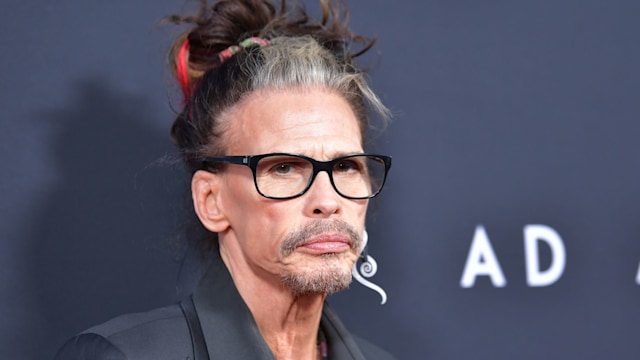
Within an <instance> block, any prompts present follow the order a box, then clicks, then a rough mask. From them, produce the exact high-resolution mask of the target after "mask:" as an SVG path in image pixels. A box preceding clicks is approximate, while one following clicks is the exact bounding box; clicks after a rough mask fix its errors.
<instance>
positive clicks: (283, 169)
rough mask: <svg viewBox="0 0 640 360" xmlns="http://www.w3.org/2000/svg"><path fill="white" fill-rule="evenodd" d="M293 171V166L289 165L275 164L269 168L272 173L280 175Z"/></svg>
mask: <svg viewBox="0 0 640 360" xmlns="http://www.w3.org/2000/svg"><path fill="white" fill-rule="evenodd" d="M293 170H294V165H293V164H291V163H280V164H276V165H275V166H273V167H272V168H271V171H272V172H274V173H276V174H280V175H285V174H289V173H291V172H292V171H293Z"/></svg>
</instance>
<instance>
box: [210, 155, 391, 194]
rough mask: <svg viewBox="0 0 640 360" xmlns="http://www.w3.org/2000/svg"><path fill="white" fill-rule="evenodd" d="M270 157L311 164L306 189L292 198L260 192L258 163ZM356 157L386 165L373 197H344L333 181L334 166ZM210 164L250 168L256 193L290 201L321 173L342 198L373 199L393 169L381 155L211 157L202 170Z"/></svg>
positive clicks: (389, 162)
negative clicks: (324, 174) (374, 160)
mask: <svg viewBox="0 0 640 360" xmlns="http://www.w3.org/2000/svg"><path fill="white" fill-rule="evenodd" d="M269 156H291V157H296V158H299V159H303V160H306V161H308V162H309V163H311V166H312V168H313V172H312V173H311V177H310V178H309V182H308V183H307V185H306V186H305V187H304V189H302V190H301V191H300V192H299V193H298V194H295V195H291V196H285V197H278V196H268V195H265V194H264V193H262V191H260V188H259V187H258V179H257V175H256V173H257V169H258V162H260V160H261V159H263V158H266V157H269ZM356 156H368V157H376V158H379V159H380V160H382V161H383V163H384V177H383V178H382V182H381V183H380V187H379V188H378V190H377V191H376V192H375V193H373V194H371V195H368V196H355V197H354V196H347V195H344V194H343V193H342V192H340V190H338V188H337V186H336V184H335V182H334V181H333V166H334V165H335V164H337V163H339V162H340V161H342V160H345V159H348V158H351V157H356ZM210 164H232V165H244V166H247V167H249V168H250V169H251V173H252V174H253V184H254V185H255V188H256V191H257V192H258V194H260V195H261V196H262V197H264V198H267V199H273V200H289V199H295V198H297V197H300V196H302V195H304V194H306V192H307V191H309V189H310V188H311V185H313V182H314V181H315V180H316V176H317V175H318V174H319V173H320V172H321V171H325V172H326V173H327V175H328V176H329V181H330V182H331V186H332V187H333V189H334V190H335V191H336V193H337V194H338V195H340V196H342V197H343V198H345V199H350V200H366V199H371V198H373V197H375V196H376V195H378V194H379V193H380V192H381V191H382V188H383V187H384V184H385V183H386V181H387V175H388V173H389V169H391V156H387V155H379V154H368V153H360V154H349V155H343V156H339V157H337V158H335V159H332V160H327V161H320V160H316V159H314V158H311V157H308V156H304V155H299V154H290V153H268V154H259V155H232V156H209V157H205V158H202V166H203V167H202V170H205V171H210V170H211V169H210ZM208 165H209V166H208Z"/></svg>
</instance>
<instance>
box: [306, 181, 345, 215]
mask: <svg viewBox="0 0 640 360" xmlns="http://www.w3.org/2000/svg"><path fill="white" fill-rule="evenodd" d="M305 195H306V196H305V197H306V198H307V209H308V212H309V216H312V217H329V216H331V215H333V214H336V213H339V212H340V208H341V196H340V195H339V194H338V193H337V192H336V190H335V189H334V188H333V185H331V180H330V179H329V174H327V172H326V171H320V172H319V173H318V174H317V175H316V178H315V179H314V180H313V183H312V184H311V187H310V188H309V190H308V191H307V193H306V194H305Z"/></svg>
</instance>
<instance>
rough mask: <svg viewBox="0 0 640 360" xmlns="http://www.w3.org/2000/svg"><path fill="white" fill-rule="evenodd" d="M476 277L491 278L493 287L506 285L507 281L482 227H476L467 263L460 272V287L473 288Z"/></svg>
mask: <svg viewBox="0 0 640 360" xmlns="http://www.w3.org/2000/svg"><path fill="white" fill-rule="evenodd" d="M478 275H488V276H489V277H491V282H492V283H493V286H495V287H504V286H505V285H507V280H506V279H505V278H504V274H503V273H502V269H501V268H500V263H498V258H497V257H496V255H495V253H494V252H493V248H492V247H491V242H490V241H489V237H488V236H487V232H486V231H485V230H484V227H483V226H482V225H478V226H476V232H475V234H474V235H473V240H472V242H471V249H469V255H468V256H467V263H466V265H465V266H464V271H463V272H462V279H461V280H460V286H461V287H463V288H470V287H473V285H474V284H475V282H476V277H477V276H478Z"/></svg>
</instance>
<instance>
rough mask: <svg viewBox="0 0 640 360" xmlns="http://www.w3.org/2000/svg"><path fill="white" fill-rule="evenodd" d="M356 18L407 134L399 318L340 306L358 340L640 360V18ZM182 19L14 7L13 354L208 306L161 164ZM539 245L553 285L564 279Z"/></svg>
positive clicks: (6, 152)
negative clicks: (184, 307)
mask: <svg viewBox="0 0 640 360" xmlns="http://www.w3.org/2000/svg"><path fill="white" fill-rule="evenodd" d="M350 4H351V9H352V24H353V27H354V29H355V30H357V31H360V32H362V33H365V34H369V35H377V37H378V45H377V47H376V49H377V52H378V55H379V56H378V55H375V56H368V58H367V60H368V61H369V62H370V63H372V64H373V72H372V81H373V85H374V87H375V89H377V91H378V92H379V94H380V95H381V97H382V98H383V99H384V101H385V102H386V104H387V105H388V106H389V107H391V108H392V110H393V111H394V114H395V120H394V122H393V124H392V125H391V126H390V127H389V129H388V131H387V132H386V134H385V135H384V136H382V137H381V138H379V139H378V141H377V143H376V147H377V148H378V149H379V150H380V151H384V152H386V153H389V154H391V155H393V156H394V166H393V169H392V173H391V177H390V179H389V182H388V185H387V188H386V189H385V192H384V193H383V194H382V196H381V197H380V198H378V199H376V200H375V201H374V202H373V203H372V206H371V213H370V217H369V222H368V229H369V235H370V248H371V254H372V255H373V256H374V257H375V258H376V260H377V262H378V265H379V268H380V269H379V272H378V274H377V275H376V276H375V277H374V278H373V280H374V282H376V283H378V284H380V285H381V286H382V287H383V288H385V290H386V291H387V294H388V295H389V301H388V303H387V304H386V305H384V306H380V305H379V297H378V296H377V295H376V294H375V293H373V292H371V291H370V290H367V289H365V288H363V287H361V286H359V285H353V286H352V289H351V290H349V291H346V292H345V293H342V294H340V295H337V296H333V297H332V298H331V301H332V302H333V304H334V307H335V308H336V309H337V311H338V312H339V313H340V314H341V315H342V317H343V318H344V320H345V322H346V323H347V325H348V326H349V327H350V328H351V329H352V330H353V331H354V332H356V333H360V334H362V335H364V336H365V337H368V338H370V339H372V340H374V341H376V342H378V343H380V344H381V345H382V346H384V347H386V348H388V349H389V350H391V351H392V352H394V353H395V354H396V355H397V356H398V357H399V358H401V359H429V358H433V359H469V358H473V359H487V360H489V359H491V360H493V359H568V358H569V359H604V358H607V359H637V358H638V356H640V342H638V340H637V331H636V328H637V324H638V323H639V322H640V312H639V305H638V304H640V285H639V284H638V282H639V281H638V279H637V277H638V270H639V265H640V242H639V241H638V234H639V232H640V225H639V224H640V221H638V219H637V217H638V214H640V186H639V185H638V184H639V183H640V156H639V155H638V153H639V151H640V144H639V142H638V139H639V138H640V122H639V117H640V85H639V84H640V70H639V66H638V64H640V41H638V34H640V21H638V19H640V3H638V2H637V1H632V0H628V1H607V2H605V1H584V0H560V1H557V0H554V1H551V0H543V1H527V2H525V1H484V2H479V1H471V0H458V1H456V0H453V1H452V0H446V1H444V0H436V1H430V0H426V1H423V0H411V1H401V2H400V1H398V2H389V1H382V0H366V1H365V0H357V1H356V0H353V1H351V2H350ZM311 7H312V8H315V7H316V6H315V5H314V6H311ZM184 8H185V6H184V5H183V3H182V0H177V1H170V0H161V1H158V0H155V1H151V0H135V1H132V0H113V1H81V0H62V1H55V2H52V1H44V0H37V1H19V0H8V1H5V2H4V3H3V11H1V12H0V44H1V46H2V52H1V54H0V69H1V70H0V75H1V81H0V94H2V96H0V105H1V109H2V115H0V116H1V119H2V120H1V122H0V126H1V128H0V151H1V154H2V156H1V157H0V162H1V163H0V169H2V170H1V171H2V175H1V176H0V199H1V200H0V239H1V241H0V319H1V320H0V358H3V359H34V360H35V359H47V358H51V357H52V356H53V354H54V352H55V350H56V349H57V348H58V347H59V346H60V344H61V343H62V342H63V341H64V340H65V339H66V338H68V337H69V336H71V335H73V334H74V333H77V332H79V331H81V330H83V329H84V328H87V327H89V326H91V325H93V324H96V323H98V322H102V321H105V320H107V319H108V318H110V317H113V316H115V315H117V314H121V313H125V312H134V311H142V310H146V309H150V308H152V307H157V306H161V305H165V304H168V303H171V302H175V301H176V300H177V299H179V298H180V297H181V296H183V295H184V294H185V293H188V291H189V289H190V288H191V286H192V283H193V281H194V278H195V275H193V274H194V273H197V272H198V265H197V263H195V262H194V261H190V262H187V264H186V265H185V266H184V267H182V268H181V265H180V264H181V263H180V261H179V260H178V258H179V254H180V253H181V251H182V248H181V247H180V245H177V244H179V243H177V242H176V240H177V235H176V234H178V230H177V229H178V228H179V223H180V217H179V214H180V212H181V210H180V205H179V204H181V203H182V202H181V197H182V195H183V186H184V183H183V179H181V173H180V170H179V168H175V167H172V166H170V165H168V164H166V163H163V162H162V161H158V160H159V159H161V158H162V157H163V156H165V155H166V154H172V153H173V149H172V146H171V145H170V142H169V138H168V128H169V126H170V124H171V121H172V119H173V117H174V114H173V112H172V110H171V108H170V106H169V103H170V101H169V100H168V99H172V98H175V96H174V95H175V93H176V88H175V85H174V84H173V83H172V82H171V80H170V76H169V74H168V71H167V68H166V64H165V58H164V54H165V52H166V50H167V46H168V43H169V40H170V39H171V38H172V36H173V35H175V31H173V30H172V29H170V28H167V27H161V26H158V25H157V23H158V20H159V19H161V18H162V17H163V16H165V15H167V14H171V13H175V12H180V11H182V10H183V9H184ZM532 224H537V225H544V226H545V227H549V228H551V229H554V230H555V232H557V234H558V237H559V238H560V241H561V244H562V248H563V249H564V251H565V253H566V258H565V261H564V262H563V266H562V269H561V270H562V271H560V272H559V273H558V274H557V276H555V278H554V279H553V281H551V282H550V283H549V284H547V285H546V286H530V285H528V283H527V270H526V269H527V268H526V265H527V262H526V259H527V256H531V255H532V253H531V251H529V252H526V250H525V249H526V247H525V235H524V229H525V226H527V225H532ZM476 229H484V233H482V234H484V235H486V236H485V237H482V236H475V237H474V234H476V235H477V233H476ZM474 239H475V240H474ZM533 240H536V239H533ZM482 245H484V246H482ZM534 245H537V249H538V250H539V257H535V260H536V262H537V261H539V264H538V265H539V266H540V269H539V270H540V272H544V271H545V270H548V269H549V268H550V267H551V266H552V265H554V264H557V262H558V261H560V260H558V259H559V256H560V255H559V253H558V252H557V250H555V251H554V250H551V249H552V248H551V247H550V246H549V241H548V239H547V240H545V239H542V240H539V241H537V242H535V243H534ZM472 248H474V249H475V250H474V251H477V253H476V255H478V254H479V255H478V256H476V257H473V256H469V253H470V250H471V249H472ZM472 253H473V252H472ZM468 258H469V259H470V261H471V264H470V265H469V264H467V262H468V261H467V260H468ZM530 259H534V258H530ZM465 268H467V269H470V270H469V271H470V272H471V273H470V276H471V275H475V276H472V278H473V280H474V282H473V286H470V287H463V286H461V280H462V279H463V272H464V270H465ZM181 269H182V270H181ZM499 276H502V277H503V278H504V280H505V284H506V285H504V286H501V287H498V286H495V285H494V282H492V280H496V279H497V278H498V277H499Z"/></svg>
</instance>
